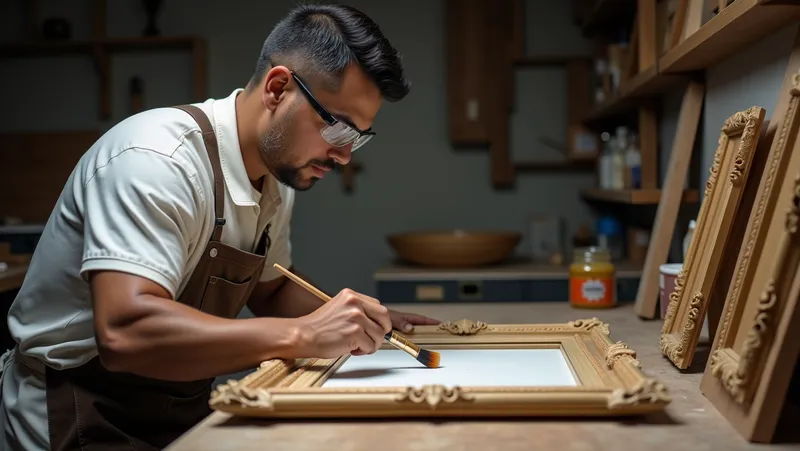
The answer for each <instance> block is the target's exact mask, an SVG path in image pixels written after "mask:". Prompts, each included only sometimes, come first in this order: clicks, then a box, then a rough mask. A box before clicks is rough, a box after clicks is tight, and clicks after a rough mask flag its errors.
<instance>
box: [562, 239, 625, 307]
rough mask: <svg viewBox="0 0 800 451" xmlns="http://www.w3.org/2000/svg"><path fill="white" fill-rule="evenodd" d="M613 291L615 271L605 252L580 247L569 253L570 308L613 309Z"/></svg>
mask: <svg viewBox="0 0 800 451" xmlns="http://www.w3.org/2000/svg"><path fill="white" fill-rule="evenodd" d="M616 288H617V282H616V268H615V267H614V264H613V263H612V262H611V254H610V253H609V251H608V249H603V248H599V247H582V248H577V249H575V250H574V251H573V257H572V264H571V265H570V267H569V302H570V304H571V305H572V306H573V307H577V308H611V307H615V306H616V305H617V290H616Z"/></svg>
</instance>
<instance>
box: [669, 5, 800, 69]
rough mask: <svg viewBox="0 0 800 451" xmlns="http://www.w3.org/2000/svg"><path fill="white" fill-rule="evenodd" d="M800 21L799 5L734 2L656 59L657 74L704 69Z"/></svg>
mask: <svg viewBox="0 0 800 451" xmlns="http://www.w3.org/2000/svg"><path fill="white" fill-rule="evenodd" d="M799 20H800V4H799V3H795V4H794V5H790V4H789V3H785V4H782V3H780V2H769V1H765V0H736V1H734V2H733V3H731V4H730V5H728V6H727V7H725V8H723V9H722V12H720V13H719V14H717V15H716V16H715V17H713V18H711V19H709V20H708V21H707V22H706V23H705V24H703V25H702V26H701V27H700V28H699V29H698V30H697V31H696V32H694V33H692V34H691V35H689V36H688V37H687V38H686V39H684V40H683V41H682V42H680V43H679V44H678V45H676V46H675V47H674V48H673V49H671V50H669V51H668V52H666V53H665V54H664V55H663V56H661V58H659V63H658V66H659V72H660V73H662V74H664V73H676V72H690V71H699V70H704V69H707V68H709V67H711V66H713V65H715V64H716V63H718V62H720V61H722V60H723V59H725V58H726V57H728V56H731V55H733V54H735V53H737V52H739V51H740V50H741V49H742V47H744V46H746V45H748V44H749V43H751V42H754V41H757V40H759V39H761V38H763V37H765V36H767V35H769V34H771V33H773V32H775V31H777V30H778V29H779V28H781V27H783V26H784V25H788V24H790V23H792V22H796V21H799Z"/></svg>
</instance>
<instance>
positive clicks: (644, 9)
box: [636, 0, 659, 72]
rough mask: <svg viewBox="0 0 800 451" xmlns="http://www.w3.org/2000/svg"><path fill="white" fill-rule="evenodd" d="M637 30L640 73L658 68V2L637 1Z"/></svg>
mask: <svg viewBox="0 0 800 451" xmlns="http://www.w3.org/2000/svg"><path fill="white" fill-rule="evenodd" d="M636 21H637V25H636V28H637V30H638V31H639V42H638V48H639V72H641V71H643V70H647V69H650V68H651V67H656V63H657V62H658V54H659V52H658V48H657V46H658V37H657V35H656V33H657V31H656V28H657V27H656V0H637V7H636Z"/></svg>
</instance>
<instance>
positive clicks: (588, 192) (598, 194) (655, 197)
mask: <svg viewBox="0 0 800 451" xmlns="http://www.w3.org/2000/svg"><path fill="white" fill-rule="evenodd" d="M581 196H583V197H584V198H585V199H588V200H596V201H602V202H613V203H619V204H631V205H655V204H658V203H659V200H660V199H661V198H662V196H663V194H662V191H661V190H659V189H623V190H610V189H597V188H591V189H585V190H582V191H581ZM698 200H700V194H699V193H698V191H697V190H686V191H684V192H683V195H682V196H681V197H680V201H681V202H697V201H698Z"/></svg>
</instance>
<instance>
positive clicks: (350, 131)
mask: <svg viewBox="0 0 800 451" xmlns="http://www.w3.org/2000/svg"><path fill="white" fill-rule="evenodd" d="M292 78H294V81H295V82H297V85H298V86H300V90H301V91H303V94H304V95H305V96H306V99H308V102H309V103H310V104H311V106H312V107H314V110H316V111H317V114H319V115H320V117H321V118H322V120H324V121H325V124H326V125H325V127H323V128H322V130H321V131H320V133H321V134H322V137H323V138H324V139H325V141H327V142H328V144H330V145H332V146H334V147H344V146H346V145H348V144H351V143H352V144H353V147H352V149H351V152H355V150H356V149H358V148H359V147H361V146H363V145H364V144H366V143H367V141H369V140H370V139H372V137H373V136H375V132H373V131H370V130H359V129H358V127H356V126H355V125H354V124H351V123H348V122H345V120H344V119H337V118H336V117H334V116H333V114H331V113H330V112H329V111H328V110H326V109H325V107H324V106H322V104H321V103H319V101H317V99H316V98H315V97H314V94H311V90H310V89H308V87H307V86H306V84H305V83H303V80H301V79H300V77H298V76H297V74H295V73H294V72H292Z"/></svg>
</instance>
